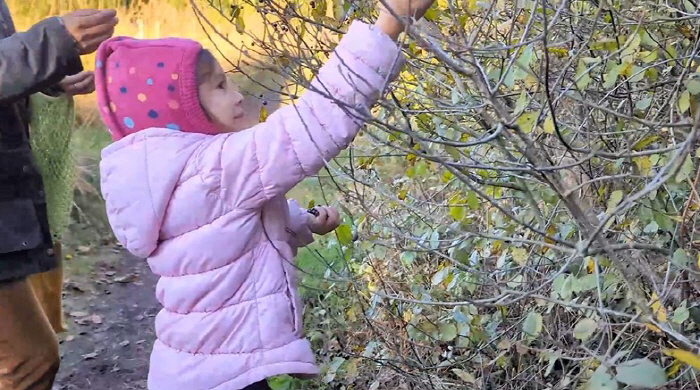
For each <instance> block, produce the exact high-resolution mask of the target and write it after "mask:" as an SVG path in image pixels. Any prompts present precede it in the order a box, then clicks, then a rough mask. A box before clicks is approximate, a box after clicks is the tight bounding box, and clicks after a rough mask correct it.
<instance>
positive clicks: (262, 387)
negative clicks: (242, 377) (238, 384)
mask: <svg viewBox="0 0 700 390" xmlns="http://www.w3.org/2000/svg"><path fill="white" fill-rule="evenodd" d="M243 390H272V388H271V387H270V386H268V384H267V381H262V382H258V383H253V384H252V385H250V386H248V387H246V388H245V389H243Z"/></svg>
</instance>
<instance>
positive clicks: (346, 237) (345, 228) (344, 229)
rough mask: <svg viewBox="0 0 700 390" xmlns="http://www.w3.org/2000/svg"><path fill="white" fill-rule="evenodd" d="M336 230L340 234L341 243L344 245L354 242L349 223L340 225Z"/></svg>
mask: <svg viewBox="0 0 700 390" xmlns="http://www.w3.org/2000/svg"><path fill="white" fill-rule="evenodd" d="M335 232H336V234H337V235H338V241H339V242H340V243H341V244H343V245H351V244H352V229H350V226H349V225H340V226H338V228H337V229H336V230H335Z"/></svg>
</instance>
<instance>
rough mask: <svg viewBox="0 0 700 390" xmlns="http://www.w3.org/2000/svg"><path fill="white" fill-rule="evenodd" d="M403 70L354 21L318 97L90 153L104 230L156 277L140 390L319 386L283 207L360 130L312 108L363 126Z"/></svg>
mask: <svg viewBox="0 0 700 390" xmlns="http://www.w3.org/2000/svg"><path fill="white" fill-rule="evenodd" d="M402 60H403V57H402V55H401V53H400V50H399V49H398V47H397V45H396V44H395V43H394V42H393V41H392V40H391V39H390V38H389V37H387V36H386V35H384V34H382V33H381V32H380V31H378V30H377V29H375V28H373V27H372V26H368V25H366V24H363V23H359V22H355V23H353V25H352V26H351V27H350V29H349V31H348V33H347V34H346V35H345V37H344V38H343V39H342V41H341V42H340V43H339V45H338V46H337V48H336V49H335V53H334V54H333V55H332V57H331V59H330V60H329V61H328V63H327V64H326V65H325V66H324V67H323V68H322V69H321V70H320V72H319V75H318V77H317V78H316V79H315V80H314V81H313V86H314V87H315V88H316V89H317V90H320V91H324V93H323V94H319V93H315V92H311V91H308V92H306V93H305V94H304V95H303V96H302V97H301V98H300V99H299V100H298V101H297V102H296V104H294V105H290V106H287V107H284V108H282V109H280V110H278V111H277V112H276V113H274V114H273V115H271V116H270V117H269V118H268V119H267V121H266V122H265V123H262V124H260V125H257V126H255V127H253V128H251V129H248V130H245V131H242V132H239V133H233V134H220V135H205V134H197V133H183V132H177V131H173V130H168V129H160V128H157V129H148V130H144V131H141V132H138V133H136V134H132V135H130V136H128V137H126V138H124V139H122V140H120V141H118V142H116V143H114V144H112V145H110V146H109V147H107V148H106V149H105V150H104V151H103V152H102V163H101V166H100V168H101V174H102V192H103V195H104V198H105V200H106V205H107V213H108V216H109V220H110V223H111V225H112V228H113V230H114V232H115V234H116V236H117V238H118V239H119V241H120V242H121V243H122V244H123V245H124V246H125V247H126V248H127V249H128V250H129V251H130V252H132V253H133V254H134V255H136V256H139V257H148V263H149V265H150V267H151V269H152V270H153V272H155V273H156V274H158V275H159V276H160V281H159V282H158V286H157V291H156V294H157V297H158V300H159V301H160V303H161V304H162V305H163V310H162V311H161V312H160V313H159V314H158V316H157V318H156V324H155V326H156V333H157V336H158V340H157V341H156V343H155V346H154V348H153V353H152V355H151V367H150V373H149V378H148V386H149V389H151V390H199V389H217V390H234V389H241V388H244V387H246V386H248V385H250V384H252V383H255V382H258V381H261V380H264V379H265V378H268V377H270V376H275V375H281V374H300V375H314V374H317V373H318V368H317V367H316V365H315V360H314V354H313V352H312V351H311V348H310V344H309V342H308V341H307V340H305V339H304V338H303V335H302V325H303V324H302V307H301V304H300V301H299V299H298V297H297V292H296V287H295V280H294V279H295V277H294V274H295V268H294V265H293V264H292V259H293V256H294V253H295V247H298V246H301V245H305V244H307V243H309V242H311V233H310V231H309V229H308V227H307V226H306V222H305V221H306V215H305V212H304V210H301V209H300V208H299V207H298V206H297V205H296V204H295V203H294V202H290V203H288V202H287V200H286V199H285V194H286V193H287V191H289V190H290V189H291V188H292V187H293V186H294V185H296V184H297V183H299V182H300V181H301V180H303V179H304V178H305V177H307V176H310V175H314V174H316V173H317V172H318V171H319V170H320V169H321V168H322V167H323V166H324V164H325V161H328V160H330V159H331V158H333V157H334V156H336V155H337V154H338V153H339V152H340V151H341V150H342V149H344V148H346V147H347V146H348V145H349V144H350V142H351V141H352V140H353V138H354V137H355V135H356V134H357V132H358V130H359V128H360V125H361V124H362V123H361V120H359V119H358V118H360V117H361V115H359V114H358V115H348V114H347V113H346V111H345V110H344V109H342V108H340V107H339V106H338V105H336V103H334V101H333V100H332V99H329V98H327V97H325V96H331V97H332V98H334V99H338V100H339V101H342V102H344V103H346V104H349V105H350V106H351V107H355V108H357V110H358V111H359V112H364V113H368V112H369V108H370V107H371V106H372V104H374V103H375V101H376V99H377V98H378V96H379V94H380V92H381V91H382V89H383V88H384V87H385V86H386V84H387V82H389V81H390V80H391V79H392V78H393V77H394V76H395V74H396V73H397V72H396V71H397V70H398V69H400V65H401V64H402ZM324 95H325V96H324Z"/></svg>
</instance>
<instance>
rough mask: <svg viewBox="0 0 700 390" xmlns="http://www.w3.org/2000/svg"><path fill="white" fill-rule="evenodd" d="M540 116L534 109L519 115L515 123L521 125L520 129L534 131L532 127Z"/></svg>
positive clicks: (526, 131)
mask: <svg viewBox="0 0 700 390" xmlns="http://www.w3.org/2000/svg"><path fill="white" fill-rule="evenodd" d="M538 116H539V113H538V112H534V111H530V112H525V113H523V114H522V115H520V116H519V117H518V119H517V120H516V121H515V123H516V124H517V125H518V126H520V130H522V131H523V132H525V133H530V132H531V131H532V128H533V127H534V126H535V124H536V123H537V117H538Z"/></svg>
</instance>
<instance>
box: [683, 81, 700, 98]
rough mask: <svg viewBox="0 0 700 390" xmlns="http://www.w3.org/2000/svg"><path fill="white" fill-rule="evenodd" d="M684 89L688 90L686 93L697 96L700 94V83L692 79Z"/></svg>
mask: <svg viewBox="0 0 700 390" xmlns="http://www.w3.org/2000/svg"><path fill="white" fill-rule="evenodd" d="M685 87H686V89H688V92H690V94H691V95H697V94H700V81H699V80H696V79H692V80H690V81H688V83H687V84H686V85H685Z"/></svg>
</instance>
